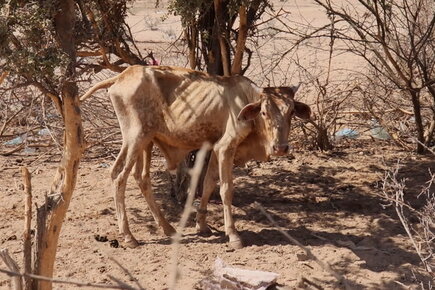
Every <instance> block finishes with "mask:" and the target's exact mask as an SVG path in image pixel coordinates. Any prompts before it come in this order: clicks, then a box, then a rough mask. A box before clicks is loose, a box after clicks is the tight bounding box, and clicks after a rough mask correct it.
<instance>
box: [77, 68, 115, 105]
mask: <svg viewBox="0 0 435 290" xmlns="http://www.w3.org/2000/svg"><path fill="white" fill-rule="evenodd" d="M118 77H119V75H117V76H114V77H113V78H110V79H107V80H104V81H101V82H99V83H97V84H95V85H94V86H93V87H92V88H90V89H89V90H88V91H87V92H86V93H85V94H84V95H83V96H81V97H80V102H83V101H84V100H86V99H87V98H89V97H90V96H91V95H92V94H93V93H95V92H96V91H98V90H100V89H105V88H108V87H110V86H111V85H113V84H114V83H115V82H116V80H117V79H118Z"/></svg>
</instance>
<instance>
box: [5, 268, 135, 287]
mask: <svg viewBox="0 0 435 290" xmlns="http://www.w3.org/2000/svg"><path fill="white" fill-rule="evenodd" d="M0 273H5V274H6V275H8V276H11V277H19V278H22V277H29V278H31V279H36V280H40V281H50V282H52V283H58V284H67V285H75V286H78V287H93V288H101V289H130V290H138V289H136V288H134V287H131V286H129V285H127V284H125V283H124V282H121V281H119V280H118V281H119V282H120V283H118V284H122V285H113V284H99V283H88V282H79V281H70V280H64V279H56V278H49V277H45V276H40V275H34V274H28V273H20V272H18V271H9V270H5V269H0ZM111 279H112V277H111ZM113 279H116V278H113ZM116 280H117V279H116Z"/></svg>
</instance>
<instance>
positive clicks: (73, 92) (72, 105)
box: [34, 0, 84, 290]
mask: <svg viewBox="0 0 435 290" xmlns="http://www.w3.org/2000/svg"><path fill="white" fill-rule="evenodd" d="M54 21H55V27H56V34H57V41H58V43H59V46H60V48H61V49H62V50H63V51H64V52H65V53H66V54H67V55H68V57H69V65H68V68H67V70H66V72H65V79H66V80H67V81H65V82H64V84H63V85H62V112H63V115H64V122H65V134H64V151H63V156H62V161H61V164H60V165H59V168H58V170H57V172H56V176H55V178H54V180H53V184H52V187H51V190H50V194H49V196H48V198H47V200H46V203H45V205H43V206H42V208H39V209H38V212H39V216H38V222H40V221H42V222H43V224H42V226H43V229H38V231H41V230H42V233H41V234H40V235H39V234H38V236H39V238H40V240H39V241H38V247H37V249H36V251H37V254H36V257H37V258H36V259H35V261H34V263H35V264H34V269H35V274H38V275H42V276H46V277H53V272H54V263H55V259H56V250H57V245H58V240H59V235H60V231H61V228H62V224H63V221H64V218H65V215H66V212H67V210H68V206H69V203H70V201H71V197H72V194H73V191H74V188H75V185H76V181H77V172H78V167H79V162H80V158H81V155H82V151H83V148H84V146H83V128H82V119H81V112H80V107H79V105H80V102H79V98H78V97H79V96H78V89H77V85H76V83H75V82H74V81H73V79H74V71H75V59H76V51H75V42H74V25H75V2H74V1H73V0H65V1H61V2H59V8H58V13H57V15H55V19H54ZM37 284H38V286H37V288H38V289H44V290H46V289H47V290H51V289H52V283H51V282H49V281H39V282H38V283H37Z"/></svg>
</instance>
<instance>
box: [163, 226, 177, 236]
mask: <svg viewBox="0 0 435 290" xmlns="http://www.w3.org/2000/svg"><path fill="white" fill-rule="evenodd" d="M163 232H164V233H165V235H166V236H168V237H172V236H173V235H174V234H175V233H176V232H177V231H176V230H175V229H174V227H173V226H171V225H167V226H165V227H164V228H163Z"/></svg>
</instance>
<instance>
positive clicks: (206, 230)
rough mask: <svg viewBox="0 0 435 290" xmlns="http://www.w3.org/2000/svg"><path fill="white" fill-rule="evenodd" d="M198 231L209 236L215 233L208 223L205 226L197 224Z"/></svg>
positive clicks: (204, 235)
mask: <svg viewBox="0 0 435 290" xmlns="http://www.w3.org/2000/svg"><path fill="white" fill-rule="evenodd" d="M196 231H197V233H198V235H200V236H203V237H209V236H211V235H212V234H213V233H212V231H211V229H210V228H209V227H208V226H207V225H206V226H205V227H200V226H199V225H196Z"/></svg>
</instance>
